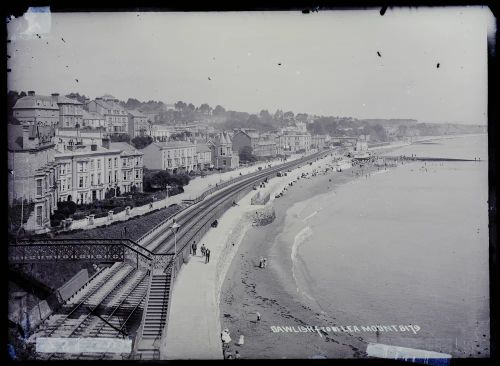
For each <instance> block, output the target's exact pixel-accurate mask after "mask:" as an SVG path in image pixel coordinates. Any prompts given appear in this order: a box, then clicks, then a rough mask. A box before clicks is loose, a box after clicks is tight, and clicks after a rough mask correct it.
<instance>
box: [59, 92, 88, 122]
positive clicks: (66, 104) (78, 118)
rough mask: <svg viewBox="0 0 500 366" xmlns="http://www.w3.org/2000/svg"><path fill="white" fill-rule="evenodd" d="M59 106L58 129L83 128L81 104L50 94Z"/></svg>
mask: <svg viewBox="0 0 500 366" xmlns="http://www.w3.org/2000/svg"><path fill="white" fill-rule="evenodd" d="M52 99H54V100H55V101H56V103H57V105H58V106H59V127H63V128H75V127H77V125H78V126H79V127H82V126H83V108H82V103H80V102H79V101H77V100H74V99H70V98H66V97H65V96H62V95H59V94H58V93H53V94H52Z"/></svg>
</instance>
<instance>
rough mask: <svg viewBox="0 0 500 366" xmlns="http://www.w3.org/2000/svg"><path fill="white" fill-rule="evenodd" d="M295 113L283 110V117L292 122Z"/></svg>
mask: <svg viewBox="0 0 500 366" xmlns="http://www.w3.org/2000/svg"><path fill="white" fill-rule="evenodd" d="M294 117H295V115H294V114H293V112H292V111H288V112H285V114H283V119H284V120H285V121H287V122H292V121H293V120H294Z"/></svg>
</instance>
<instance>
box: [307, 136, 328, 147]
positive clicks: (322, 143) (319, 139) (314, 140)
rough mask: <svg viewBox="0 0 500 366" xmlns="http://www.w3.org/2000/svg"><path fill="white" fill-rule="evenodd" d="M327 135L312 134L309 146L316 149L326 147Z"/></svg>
mask: <svg viewBox="0 0 500 366" xmlns="http://www.w3.org/2000/svg"><path fill="white" fill-rule="evenodd" d="M328 137H329V136H327V135H313V136H311V148H312V149H318V150H322V149H324V148H325V147H327V141H328Z"/></svg>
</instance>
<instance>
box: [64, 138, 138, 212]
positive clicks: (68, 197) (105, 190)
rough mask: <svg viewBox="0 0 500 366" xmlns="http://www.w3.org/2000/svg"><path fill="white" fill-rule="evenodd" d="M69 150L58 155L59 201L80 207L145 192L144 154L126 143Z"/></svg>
mask: <svg viewBox="0 0 500 366" xmlns="http://www.w3.org/2000/svg"><path fill="white" fill-rule="evenodd" d="M110 145H111V146H110V148H105V147H103V146H99V145H97V144H91V145H83V146H68V147H67V148H66V149H64V150H63V151H58V153H57V154H56V155H55V160H56V163H57V166H58V169H59V182H58V187H59V198H60V199H61V200H62V201H73V202H76V203H77V204H86V203H91V202H94V201H96V200H102V199H105V198H106V197H110V196H116V195H118V194H125V193H130V192H135V191H137V192H142V174H143V172H142V170H143V162H142V154H141V153H140V152H139V151H137V150H135V149H134V148H133V147H132V146H131V145H129V144H127V143H111V144H110Z"/></svg>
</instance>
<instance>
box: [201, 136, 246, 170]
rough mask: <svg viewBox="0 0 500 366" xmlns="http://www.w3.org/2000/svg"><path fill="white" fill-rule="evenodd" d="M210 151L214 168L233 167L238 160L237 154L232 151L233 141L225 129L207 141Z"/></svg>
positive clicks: (237, 164) (237, 163) (235, 166)
mask: <svg viewBox="0 0 500 366" xmlns="http://www.w3.org/2000/svg"><path fill="white" fill-rule="evenodd" d="M207 145H208V146H209V147H210V150H211V151H212V164H213V166H214V168H215V169H235V168H238V166H239V164H240V161H239V155H238V154H237V153H233V142H232V140H231V136H230V135H229V133H227V132H226V131H224V132H221V133H219V134H217V135H216V136H215V137H214V138H212V139H210V140H209V141H208V143H207Z"/></svg>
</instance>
